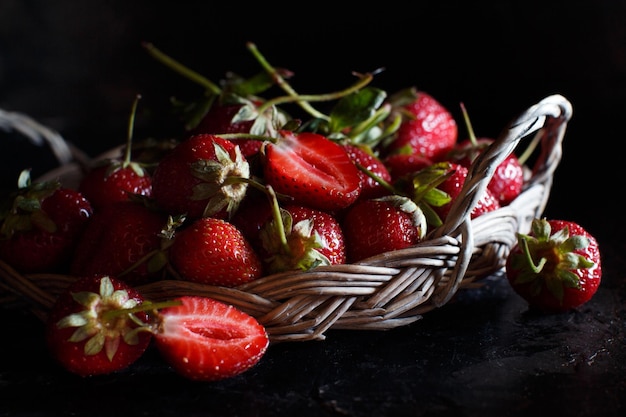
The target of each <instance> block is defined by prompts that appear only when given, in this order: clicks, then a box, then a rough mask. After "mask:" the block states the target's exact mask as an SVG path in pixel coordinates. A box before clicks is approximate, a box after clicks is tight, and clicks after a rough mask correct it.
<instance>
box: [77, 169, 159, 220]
mask: <svg viewBox="0 0 626 417" xmlns="http://www.w3.org/2000/svg"><path fill="white" fill-rule="evenodd" d="M78 190H79V191H80V192H81V193H83V195H85V196H86V197H87V199H88V200H89V201H90V202H91V203H92V205H93V207H94V208H95V209H96V210H98V209H100V208H101V207H102V206H104V205H105V204H110V203H113V202H118V201H127V200H129V199H130V197H131V196H133V195H142V196H146V197H150V196H151V195H152V179H151V177H150V174H149V173H148V172H147V171H146V170H145V169H144V168H141V167H140V166H138V165H136V164H134V163H132V162H130V164H126V163H125V162H123V161H103V163H102V164H99V165H97V166H95V167H93V168H92V169H90V170H89V171H88V172H87V173H86V174H85V176H84V177H83V179H82V180H81V182H80V185H79V188H78Z"/></svg>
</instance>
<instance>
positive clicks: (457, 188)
mask: <svg viewBox="0 0 626 417" xmlns="http://www.w3.org/2000/svg"><path fill="white" fill-rule="evenodd" d="M433 167H444V168H445V169H446V170H447V171H448V172H450V173H451V175H450V176H449V177H448V178H446V179H445V181H443V182H442V183H441V184H439V186H438V187H437V188H438V189H439V190H440V191H443V192H444V193H446V194H448V196H449V197H450V201H449V202H447V203H445V204H443V205H441V206H438V207H433V210H434V211H435V212H436V213H437V214H438V215H439V217H440V218H441V220H445V219H446V217H447V216H448V213H449V212H450V208H451V206H452V201H453V200H455V199H456V198H457V197H458V196H459V194H460V193H461V189H462V188H463V184H464V183H465V179H466V178H467V175H468V173H469V171H468V169H467V168H465V167H464V166H462V165H459V164H456V163H453V162H441V163H438V164H435V165H433ZM499 208H500V203H499V202H498V199H497V198H496V197H495V196H494V195H493V193H492V192H491V190H489V188H486V189H485V193H484V194H483V195H482V196H481V197H480V199H479V200H478V202H477V203H476V205H475V206H474V208H473V209H472V211H471V213H470V216H471V218H472V219H474V218H476V217H478V216H480V215H481V214H484V213H487V212H489V211H493V210H497V209H499Z"/></svg>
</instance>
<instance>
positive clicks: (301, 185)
mask: <svg viewBox="0 0 626 417" xmlns="http://www.w3.org/2000/svg"><path fill="white" fill-rule="evenodd" d="M262 152H263V153H264V160H263V162H264V163H263V173H264V177H265V181H266V183H267V184H269V185H271V186H272V187H273V188H274V190H275V191H276V192H277V193H280V194H285V195H287V196H290V197H292V198H293V202H294V203H297V204H300V205H304V206H308V207H312V208H316V209H319V210H324V211H333V210H340V209H343V208H345V207H348V206H349V205H350V204H352V203H353V202H355V201H356V199H357V198H358V197H359V195H360V193H361V177H360V176H359V170H358V168H357V167H356V165H355V164H354V163H353V162H352V160H351V159H350V157H349V156H348V154H347V153H346V151H345V149H344V148H343V147H342V146H341V145H339V144H337V143H335V142H333V141H331V140H330V139H328V138H327V137H325V136H322V135H319V134H316V133H309V132H304V133H293V132H290V131H281V137H280V138H279V139H278V140H277V142H276V143H270V142H266V144H265V146H264V148H263V150H262Z"/></svg>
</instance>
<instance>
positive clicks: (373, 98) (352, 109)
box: [330, 87, 387, 132]
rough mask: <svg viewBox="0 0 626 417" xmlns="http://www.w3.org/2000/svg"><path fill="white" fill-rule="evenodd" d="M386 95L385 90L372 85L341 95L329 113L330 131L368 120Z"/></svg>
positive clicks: (338, 130) (336, 130) (337, 130)
mask: <svg viewBox="0 0 626 417" xmlns="http://www.w3.org/2000/svg"><path fill="white" fill-rule="evenodd" d="M386 97H387V94H386V93H385V91H383V90H380V89H378V88H374V87H365V88H363V89H361V90H359V91H356V92H354V93H352V94H349V95H347V96H345V97H343V98H342V99H341V100H339V101H338V102H337V103H336V104H335V106H334V107H333V109H332V111H331V113H330V131H331V132H340V131H342V130H343V129H345V128H348V127H351V126H355V125H357V124H359V123H361V122H363V121H365V120H368V119H369V118H370V117H372V116H373V115H374V113H375V112H376V109H378V108H379V107H380V106H381V105H382V103H383V102H384V100H385V98H386Z"/></svg>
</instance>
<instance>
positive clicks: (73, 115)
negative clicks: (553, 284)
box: [0, 0, 626, 233]
mask: <svg viewBox="0 0 626 417" xmlns="http://www.w3.org/2000/svg"><path fill="white" fill-rule="evenodd" d="M625 22H626V2H624V1H619V0H599V1H598V0H594V1H580V0H578V1H571V0H554V1H537V0H530V1H524V2H522V1H495V0H489V1H477V2H464V1H429V2H424V1H417V2H407V3H405V2H394V1H386V2H383V3H377V4H372V5H366V4H364V3H361V4H358V5H345V6H342V7H341V8H339V7H338V3H337V2H334V3H333V2H304V3H298V4H297V5H296V3H293V2H286V3H281V2H278V3H277V2H272V3H271V4H267V3H266V2H255V3H252V4H249V5H245V6H244V5H240V4H239V3H238V2H230V3H229V2H208V1H149V0H139V1H131V2H129V1H120V0H110V1H102V0H91V1H85V2H76V1H68V0H59V1H54V2H48V1H42V0H27V1H24V0H2V1H1V2H0V108H2V109H5V110H10V111H19V112H24V113H27V114H29V115H31V116H32V117H34V118H35V119H36V120H38V121H40V122H42V123H44V124H46V125H48V126H50V127H53V128H55V129H56V130H58V131H59V132H61V134H62V135H63V136H64V137H65V138H66V139H67V140H69V141H71V142H73V143H74V144H76V145H77V146H79V147H80V148H81V149H84V150H86V151H87V152H88V153H90V154H91V155H95V154H98V153H99V152H101V151H104V150H106V149H109V148H110V147H112V146H114V145H118V144H121V143H123V141H124V140H125V138H126V128H127V123H128V114H129V110H130V106H131V102H132V100H133V97H134V96H135V94H137V93H141V94H142V96H143V97H144V98H143V100H142V102H141V104H140V106H139V110H138V117H137V120H136V125H135V126H136V133H135V136H136V137H140V136H147V135H153V136H163V135H166V134H167V133H166V132H165V131H160V130H159V129H160V127H159V126H160V125H159V123H158V122H159V117H158V116H159V111H162V110H163V108H164V107H165V106H167V105H168V100H169V98H170V97H171V96H176V97H179V98H189V97H197V96H198V95H199V94H201V92H202V90H201V89H200V88H199V87H198V86H197V85H195V84H193V83H191V82H190V81H188V80H186V79H183V78H182V77H181V76H179V75H178V74H175V73H174V72H172V71H170V70H169V69H167V68H165V67H164V66H163V65H161V64H160V63H158V62H157V61H155V60H154V59H153V58H151V57H150V56H149V55H148V54H147V53H146V51H145V50H143V49H142V48H141V46H140V45H141V42H142V41H150V42H152V43H154V44H155V45H156V46H157V47H159V48H160V49H161V50H163V51H164V52H166V53H168V54H169V55H171V56H172V57H174V58H176V59H177V60H179V61H181V62H182V63H184V64H185V65H187V66H188V67H190V68H192V69H194V70H196V71H197V72H199V73H201V74H203V75H204V76H206V77H208V78H209V79H211V80H213V81H214V82H217V81H219V80H220V79H221V77H223V76H224V74H225V73H226V71H235V72H237V73H239V74H241V75H244V76H248V75H252V74H254V73H256V72H257V71H258V70H259V66H258V64H257V62H256V61H255V60H254V59H253V57H252V55H251V54H250V53H249V52H248V50H247V49H246V46H245V44H246V42H247V41H252V42H254V43H256V44H257V46H258V47H259V49H260V51H261V52H262V53H263V54H264V55H265V57H266V58H267V59H268V60H269V62H270V63H272V64H273V65H274V66H277V67H285V68H288V69H290V70H292V71H293V72H294V74H295V75H294V77H293V78H292V79H291V80H290V82H291V83H292V85H293V86H294V87H295V88H296V90H298V91H299V92H300V93H323V92H329V91H333V90H335V89H338V88H343V87H346V86H347V85H349V84H350V83H352V82H353V81H354V77H353V76H352V75H351V73H352V71H357V72H367V71H373V70H376V69H378V68H384V69H385V70H384V71H383V72H382V73H380V74H379V75H378V76H377V77H376V78H375V80H374V82H373V83H372V84H373V85H375V86H377V87H380V88H383V89H385V90H387V91H388V92H390V93H391V92H394V91H396V90H398V89H400V88H405V87H408V86H417V87H418V88H420V89H422V90H424V91H428V92H430V93H431V94H433V95H434V96H435V97H437V98H438V99H439V100H440V101H441V102H442V103H443V104H444V105H446V106H447V107H448V108H449V109H450V110H451V111H452V112H453V113H454V114H455V116H457V118H458V120H459V124H460V126H461V129H460V135H464V134H465V131H464V129H463V124H462V119H461V113H460V107H459V103H460V102H463V103H465V105H466V107H467V109H468V111H469V113H470V116H471V119H472V123H473V127H474V130H475V131H476V133H477V134H478V135H482V136H495V135H497V134H498V133H499V132H500V131H501V130H502V129H503V128H504V127H505V125H506V123H507V122H508V121H509V120H510V119H511V118H513V117H514V116H516V115H517V114H518V113H519V112H521V111H523V110H524V109H526V108H527V107H528V106H530V105H531V104H534V103H535V102H537V101H539V100H540V99H542V98H543V97H545V96H547V95H550V94H553V93H560V94H563V95H564V96H565V97H566V98H568V99H569V100H570V101H571V102H572V104H573V107H574V116H573V119H572V121H571V123H570V126H569V129H568V133H567V136H566V139H565V142H564V156H563V160H562V162H561V165H560V167H559V170H558V171H557V174H556V177H555V187H554V189H553V195H552V200H559V201H560V202H563V203H564V204H562V205H561V206H562V207H561V208H560V209H559V211H558V212H556V211H552V206H553V204H551V205H550V207H549V208H548V210H549V211H548V212H547V213H548V214H553V215H554V216H558V217H568V218H570V219H572V220H579V221H582V220H583V217H584V221H585V222H586V223H587V224H588V226H589V227H590V228H592V229H594V230H597V228H596V224H595V220H596V219H597V218H601V219H602V221H598V225H599V226H603V225H604V223H605V220H606V218H607V213H611V214H617V213H616V210H617V207H618V203H617V199H618V198H619V191H621V187H619V186H618V187H617V188H618V190H615V187H616V186H617V184H620V183H621V180H623V179H624V175H623V174H622V172H621V169H618V168H617V166H619V165H621V160H622V158H621V154H620V149H619V147H621V143H622V138H623V137H624V134H623V127H622V119H623V118H624V114H626V100H625V97H626V28H625ZM22 153H24V152H22ZM4 155H5V158H6V159H7V160H8V161H9V162H10V163H15V158H14V153H13V152H11V151H7V152H5V153H4ZM24 157H25V158H23V159H24V160H28V159H29V156H28V155H24ZM20 160H21V159H20ZM6 167H7V164H5V171H6ZM22 168H23V166H12V168H11V169H12V171H10V172H11V173H10V174H9V173H6V174H5V173H4V172H3V185H4V184H6V183H7V181H8V179H9V178H10V179H11V182H9V184H13V180H12V178H13V177H15V175H17V174H16V172H18V171H19V170H20V169H22ZM47 168H48V167H47V166H46V165H43V164H39V165H35V166H34V167H33V169H34V170H35V172H37V170H38V169H39V170H44V169H47ZM616 176H617V178H618V180H616V178H615V177H616ZM600 189H602V190H607V191H603V192H600V191H599V190H600ZM565 202H567V204H565ZM590 213H591V214H592V215H591V216H590ZM598 232H599V233H601V231H598Z"/></svg>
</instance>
